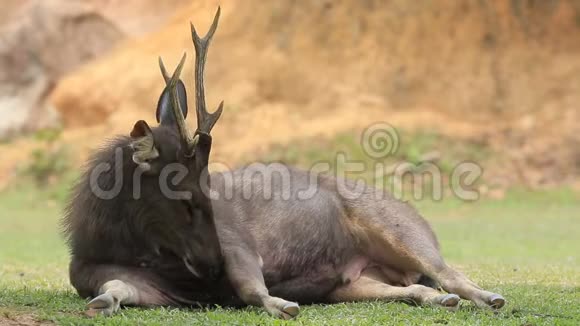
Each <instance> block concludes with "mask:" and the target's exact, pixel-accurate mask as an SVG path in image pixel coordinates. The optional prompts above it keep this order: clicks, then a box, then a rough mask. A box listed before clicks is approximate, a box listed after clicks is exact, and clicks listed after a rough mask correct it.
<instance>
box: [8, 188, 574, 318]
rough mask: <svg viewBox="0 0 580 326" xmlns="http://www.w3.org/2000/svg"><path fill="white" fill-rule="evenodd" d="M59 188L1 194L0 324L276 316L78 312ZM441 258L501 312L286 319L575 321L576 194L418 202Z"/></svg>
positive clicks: (401, 308) (379, 312)
mask: <svg viewBox="0 0 580 326" xmlns="http://www.w3.org/2000/svg"><path fill="white" fill-rule="evenodd" d="M63 194H64V191H63V189H57V190H51V191H38V190H34V189H20V190H12V191H9V192H5V193H2V194H0V324H1V325H4V324H10V323H13V324H19V323H23V324H36V323H39V322H44V323H48V324H50V323H58V324H69V325H70V324H72V325H78V324H98V325H136V324H148V325H149V324H153V325H166V324H167V325H179V324H183V325H191V324H226V323H227V324H282V323H285V322H283V321H279V320H276V319H273V318H271V317H270V316H268V315H267V314H266V313H265V312H263V311H262V310H261V309H259V308H245V309H240V310H232V309H224V308H219V307H216V308H215V309H209V310H191V309H175V308H158V309H139V308H128V309H123V310H121V311H120V313H119V314H117V315H116V316H114V317H112V318H103V317H98V318H95V319H89V318H88V317H85V316H84V315H83V311H84V305H85V303H86V301H85V300H83V299H81V298H79V297H78V296H77V295H76V293H75V292H74V290H73V289H72V287H71V286H70V285H69V284H68V272H67V262H68V256H67V250H66V248H65V246H64V244H63V240H62V239H61V237H60V235H59V231H58V220H59V216H60V210H61V208H62V201H63V197H64V196H63ZM417 206H418V207H419V209H420V211H421V212H422V213H423V215H424V216H426V217H427V219H428V220H429V221H430V222H431V223H432V225H433V226H434V228H435V229H436V232H437V234H438V236H439V239H440V241H441V244H442V248H443V249H442V250H443V252H444V256H445V257H446V258H447V261H448V262H449V263H451V264H452V265H455V266H456V267H458V268H459V269H460V270H462V271H464V272H465V273H467V274H468V275H469V276H470V277H471V278H472V279H473V280H474V281H476V282H477V283H479V284H480V285H481V286H483V287H484V288H486V289H488V290H490V291H494V292H498V293H501V294H503V295H504V296H505V298H506V299H507V300H508V303H507V305H506V306H505V307H504V309H502V310H501V311H500V312H498V313H494V312H492V311H486V310H480V309H476V308H475V307H474V306H473V305H472V304H471V303H469V302H462V305H461V307H460V309H459V311H457V312H447V311H444V310H441V309H437V308H425V307H412V306H408V305H405V304H402V303H387V302H368V303H356V304H351V303H348V304H337V305H315V306H303V307H302V311H301V314H300V316H299V318H298V319H297V320H295V321H291V322H288V323H290V324H292V323H296V324H312V325H320V324H328V325H354V324H368V325H375V324H394V325H407V324H419V325H425V324H428V325H431V324H442V325H443V324H447V325H457V324H465V325H490V324H494V325H554V324H557V325H580V259H579V258H580V257H579V255H578V252H579V249H580V225H579V222H580V200H579V198H578V197H577V195H574V194H573V193H571V192H568V191H553V192H547V193H546V192H544V193H510V194H509V195H508V197H507V198H506V199H505V200H501V201H491V200H482V201H479V202H477V203H461V202H458V201H456V200H453V199H450V200H445V201H443V202H440V203H434V202H424V203H423V202H421V203H418V204H417Z"/></svg>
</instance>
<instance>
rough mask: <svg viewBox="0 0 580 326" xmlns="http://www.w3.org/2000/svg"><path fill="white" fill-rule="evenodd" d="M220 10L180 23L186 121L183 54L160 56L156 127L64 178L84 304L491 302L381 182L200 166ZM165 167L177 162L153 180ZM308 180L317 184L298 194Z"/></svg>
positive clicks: (290, 313)
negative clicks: (175, 60) (169, 62)
mask: <svg viewBox="0 0 580 326" xmlns="http://www.w3.org/2000/svg"><path fill="white" fill-rule="evenodd" d="M219 13H220V11H219V9H218V11H217V13H216V16H215V18H214V20H213V23H212V25H211V27H210V29H209V32H208V33H207V35H206V36H205V37H203V38H200V37H199V36H198V34H197V33H196V30H195V28H194V27H193V25H192V26H191V27H192V37H193V43H194V46H195V51H196V60H195V87H196V88H195V97H196V101H195V104H196V114H197V130H196V131H195V133H194V134H193V135H191V134H190V132H189V130H188V129H187V128H186V125H185V118H186V117H187V113H188V108H187V99H186V91H185V86H184V84H183V82H182V81H181V80H180V79H179V76H180V73H181V69H182V67H183V63H184V59H185V56H184V57H183V59H182V60H181V62H180V63H179V65H178V66H177V68H176V70H175V72H174V73H173V75H172V76H169V75H168V73H167V71H166V69H165V67H164V65H163V62H162V61H161V60H160V67H161V71H162V75H163V77H164V78H165V81H166V87H165V89H164V90H163V92H162V94H161V97H160V99H159V103H158V106H157V120H158V122H159V126H158V127H156V128H150V127H149V126H148V124H147V123H146V122H145V121H142V120H141V121H137V123H135V126H134V127H133V130H132V131H131V133H130V135H129V136H121V137H118V138H117V139H116V140H114V141H113V142H112V143H110V144H108V145H107V146H106V147H105V148H104V149H102V150H100V151H98V152H97V153H96V154H95V155H94V156H93V158H92V160H91V161H90V162H89V163H88V168H87V170H86V172H85V174H84V175H83V176H82V177H81V178H80V180H79V182H78V184H77V185H76V187H75V188H74V190H73V195H72V197H71V200H70V204H69V206H68V210H67V212H66V216H65V218H64V225H65V227H66V234H67V237H68V242H69V245H70V247H71V255H72V261H71V264H70V280H71V283H72V285H73V286H74V287H75V288H76V290H77V291H78V293H79V295H81V296H83V297H93V299H92V300H91V301H90V302H89V303H88V313H89V314H97V313H102V314H106V315H110V314H112V313H114V312H116V311H117V310H118V309H119V307H120V306H121V305H136V306H157V305H177V306H184V305H185V306H192V305H200V304H201V305H211V304H221V305H255V306H262V307H264V308H265V309H266V310H267V311H268V312H269V313H271V314H272V315H274V316H278V317H282V318H285V319H288V318H293V317H295V316H296V315H298V313H299V306H298V304H297V303H296V302H299V303H314V302H326V303H333V302H347V301H348V302H350V301H365V300H388V301H391V300H401V301H412V302H415V303H417V304H424V305H435V306H442V307H446V308H448V309H453V308H456V307H457V306H458V304H459V301H460V298H464V299H468V300H471V301H473V302H474V303H475V304H476V305H477V306H481V307H492V308H496V309H497V308H501V307H502V306H503V305H504V303H505V300H504V298H503V297H502V296H501V295H499V294H495V293H491V292H488V291H485V290H483V289H481V288H480V287H479V286H477V285H476V284H475V283H474V282H472V281H470V280H469V279H468V278H467V277H465V276H464V275H463V274H461V273H459V272H457V271H455V270H454V269H452V268H451V267H449V266H448V265H447V264H446V263H445V262H444V260H443V258H442V257H441V254H440V251H439V245H438V243H437V239H436V237H435V234H434V233H433V231H432V229H431V228H430V226H429V224H428V223H427V222H426V221H425V220H424V219H423V218H422V217H421V216H420V215H419V214H418V213H417V211H416V210H415V209H413V208H412V207H411V206H409V205H408V204H406V203H403V202H401V201H398V200H396V199H394V198H393V197H392V196H389V195H385V193H384V190H381V189H374V188H371V187H366V188H365V189H364V190H363V191H362V192H360V194H359V195H358V196H357V197H356V198H346V197H345V196H342V195H341V192H340V191H338V190H337V187H339V186H340V185H346V186H353V184H354V182H352V181H349V180H343V179H338V178H334V177H332V176H328V175H322V174H320V175H314V177H313V176H312V174H310V173H307V172H305V171H301V170H297V169H291V168H289V169H288V171H289V173H290V177H291V178H290V179H289V180H290V184H285V183H284V180H282V178H271V180H270V181H271V182H272V184H271V185H268V186H269V187H270V188H268V191H271V192H272V194H273V196H271V197H270V198H268V196H264V195H265V189H266V187H265V185H264V184H263V182H262V181H263V178H262V175H261V174H260V173H254V172H256V171H252V168H251V167H247V168H242V169H240V170H237V171H234V172H233V173H232V174H230V175H226V174H223V173H222V174H220V173H214V174H211V175H209V174H208V168H207V166H208V160H209V155H210V149H211V144H212V137H211V135H210V132H211V129H212V128H213V126H214V125H215V123H216V122H217V120H218V118H219V117H220V115H221V113H222V108H223V102H222V104H220V106H219V108H218V109H217V110H216V111H215V112H214V113H209V112H208V111H207V110H206V104H205V95H204V85H203V76H204V73H203V72H204V65H205V61H206V55H207V50H208V46H209V44H210V41H211V39H212V36H213V34H214V33H215V31H216V28H217V24H218V19H219ZM170 166H173V167H175V166H177V167H182V168H183V167H184V168H185V172H184V171H182V170H179V169H177V170H175V171H177V172H178V173H177V175H175V176H174V178H172V179H171V182H169V184H162V183H161V182H160V181H161V180H162V179H163V178H167V177H168V175H167V173H166V172H164V171H166V169H167V168H168V167H170ZM178 170H179V171H178ZM96 171H97V172H98V173H96ZM175 171H174V172H175ZM181 172H183V173H181ZM261 172H262V173H263V172H264V171H261ZM266 172H275V171H266ZM164 174H165V176H163V175H164ZM135 180H137V181H139V183H138V184H136V183H135ZM164 185H165V186H164ZM312 185H315V186H316V191H315V192H314V193H313V194H312V196H310V197H308V198H302V197H301V195H300V193H299V192H300V190H301V189H307V188H309V187H311V186H312ZM288 188H290V189H288ZM102 189H106V190H107V191H109V192H107V191H105V192H103V190H102ZM209 189H211V191H208V190H209ZM113 190H116V191H113ZM110 191H112V192H113V193H112V194H111V193H110ZM168 191H169V192H171V194H172V195H171V196H167V193H168ZM283 192H286V193H287V196H280V194H281V193H283ZM225 193H229V194H230V195H231V196H225ZM136 194H137V195H138V196H136ZM176 194H177V195H176ZM216 194H217V196H216ZM248 194H249V197H248V196H247V195H248ZM377 195H379V196H377ZM226 197H227V198H226ZM377 198H381V199H377ZM439 286H440V287H442V288H443V289H444V290H445V291H447V292H448V294H445V293H442V292H439V291H438V290H437V288H438V287H439Z"/></svg>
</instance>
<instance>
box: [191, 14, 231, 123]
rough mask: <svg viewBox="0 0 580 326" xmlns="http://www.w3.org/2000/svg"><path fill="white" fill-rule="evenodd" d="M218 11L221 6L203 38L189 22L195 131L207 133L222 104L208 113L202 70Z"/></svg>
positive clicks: (216, 22) (216, 21)
mask: <svg viewBox="0 0 580 326" xmlns="http://www.w3.org/2000/svg"><path fill="white" fill-rule="evenodd" d="M220 12H221V8H220V7H218V9H217V12H216V14H215V17H214V19H213V22H212V24H211V27H210V28H209V31H208V32H207V34H206V35H205V36H204V37H203V38H200V37H199V35H198V34H197V31H196V30H195V27H194V26H193V23H191V38H192V39H193V45H194V47H195V111H196V113H197V131H198V132H202V133H207V134H209V132H210V131H211V129H212V128H213V126H214V125H215V123H216V122H217V120H218V119H219V117H220V115H221V114H222V110H223V104H224V103H223V101H222V102H221V103H220V105H219V106H218V108H217V110H216V111H215V112H214V113H209V112H208V111H207V108H206V104H205V91H204V86H203V71H204V68H205V60H206V57H207V50H208V48H209V44H210V42H211V39H212V37H213V35H214V33H215V31H216V29H217V25H218V21H219V18H220Z"/></svg>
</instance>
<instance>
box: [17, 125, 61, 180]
mask: <svg viewBox="0 0 580 326" xmlns="http://www.w3.org/2000/svg"><path fill="white" fill-rule="evenodd" d="M59 136H60V130H58V129H45V130H40V131H37V132H36V134H35V135H34V138H35V139H37V140H38V141H39V142H40V143H39V145H38V146H39V147H38V148H36V149H34V150H32V151H31V153H30V158H29V159H28V164H26V166H25V167H24V169H23V170H21V174H23V175H24V176H28V177H31V178H32V180H33V181H34V182H35V183H36V184H37V185H38V186H41V187H45V186H47V185H48V184H50V183H56V181H58V180H60V179H61V178H62V176H64V175H65V174H66V173H67V172H68V171H70V164H69V151H68V149H67V147H66V146H64V145H62V144H59V143H58V138H59Z"/></svg>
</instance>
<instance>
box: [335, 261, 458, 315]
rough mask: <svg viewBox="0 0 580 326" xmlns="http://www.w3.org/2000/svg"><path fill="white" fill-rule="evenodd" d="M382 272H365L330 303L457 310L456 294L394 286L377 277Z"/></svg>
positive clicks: (340, 290)
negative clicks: (394, 303) (396, 304)
mask: <svg viewBox="0 0 580 326" xmlns="http://www.w3.org/2000/svg"><path fill="white" fill-rule="evenodd" d="M379 273H380V272H374V271H372V270H370V269H369V270H365V271H364V272H363V273H362V275H361V277H360V278H359V279H357V280H356V281H354V282H352V283H349V284H345V285H342V286H340V287H338V288H337V289H335V290H334V291H333V292H331V293H330V294H329V296H328V300H329V301H330V302H345V301H347V302H348V301H370V300H385V301H403V302H407V303H414V304H419V305H433V306H441V307H445V308H447V309H450V310H455V309H456V308H457V306H458V304H459V297H458V296H457V295H455V294H441V293H440V292H439V291H437V290H435V289H433V288H429V287H426V286H423V285H419V284H413V285H409V286H406V287H399V286H392V285H389V284H387V283H383V282H381V280H380V279H381V278H382V277H380V276H379V277H376V275H377V274H379Z"/></svg>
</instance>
